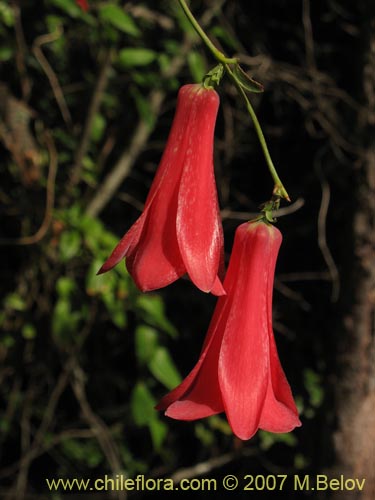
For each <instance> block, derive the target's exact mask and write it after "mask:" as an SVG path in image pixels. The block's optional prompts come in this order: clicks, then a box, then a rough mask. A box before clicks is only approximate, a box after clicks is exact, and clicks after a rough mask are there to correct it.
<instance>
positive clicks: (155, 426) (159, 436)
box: [148, 418, 168, 451]
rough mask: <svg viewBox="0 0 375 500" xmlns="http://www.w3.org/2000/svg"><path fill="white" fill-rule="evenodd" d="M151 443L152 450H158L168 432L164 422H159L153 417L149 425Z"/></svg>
mask: <svg viewBox="0 0 375 500" xmlns="http://www.w3.org/2000/svg"><path fill="white" fill-rule="evenodd" d="M148 427H149V429H150V434H151V439H152V444H153V445H154V450H155V451H159V450H160V448H161V446H162V444H163V442H164V440H165V438H166V436H167V433H168V428H167V426H166V424H165V423H164V422H161V421H160V420H159V419H158V418H153V419H152V420H150V422H149V425H148Z"/></svg>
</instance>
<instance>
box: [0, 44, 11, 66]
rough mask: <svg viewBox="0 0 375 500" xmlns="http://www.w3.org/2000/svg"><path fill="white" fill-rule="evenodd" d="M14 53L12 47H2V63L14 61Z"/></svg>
mask: <svg viewBox="0 0 375 500" xmlns="http://www.w3.org/2000/svg"><path fill="white" fill-rule="evenodd" d="M13 54H14V51H13V49H12V48H11V47H0V61H1V62H5V61H9V60H10V59H12V57H13Z"/></svg>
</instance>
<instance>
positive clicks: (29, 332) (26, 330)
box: [22, 323, 36, 340]
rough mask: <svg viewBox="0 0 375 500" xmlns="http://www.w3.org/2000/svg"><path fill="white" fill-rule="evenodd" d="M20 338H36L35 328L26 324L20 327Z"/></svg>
mask: <svg viewBox="0 0 375 500" xmlns="http://www.w3.org/2000/svg"><path fill="white" fill-rule="evenodd" d="M22 337H23V338H24V339H26V340H31V339H33V338H35V337H36V328H35V326H34V325H32V324H30V323H26V324H25V325H23V327H22Z"/></svg>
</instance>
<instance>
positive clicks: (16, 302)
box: [4, 292, 26, 311]
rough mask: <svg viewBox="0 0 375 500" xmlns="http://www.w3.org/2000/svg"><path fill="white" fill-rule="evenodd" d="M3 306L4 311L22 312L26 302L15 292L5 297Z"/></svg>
mask: <svg viewBox="0 0 375 500" xmlns="http://www.w3.org/2000/svg"><path fill="white" fill-rule="evenodd" d="M4 306H5V308H6V309H12V310H13V311H24V310H25V309H26V302H25V300H24V299H23V298H22V297H21V296H20V295H18V293H17V292H14V293H10V294H9V295H7V296H6V297H5V300H4Z"/></svg>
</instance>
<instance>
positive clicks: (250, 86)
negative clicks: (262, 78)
mask: <svg viewBox="0 0 375 500" xmlns="http://www.w3.org/2000/svg"><path fill="white" fill-rule="evenodd" d="M233 74H234V76H235V78H236V80H237V82H238V83H239V85H241V87H242V88H243V89H244V90H247V91H248V92H254V93H256V94H259V93H261V92H264V87H263V85H262V84H261V83H259V82H257V81H256V80H254V79H253V78H252V77H251V76H249V75H248V74H247V73H246V72H245V71H244V70H243V69H242V68H241V66H240V65H239V64H236V65H235V66H234V68H233Z"/></svg>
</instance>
